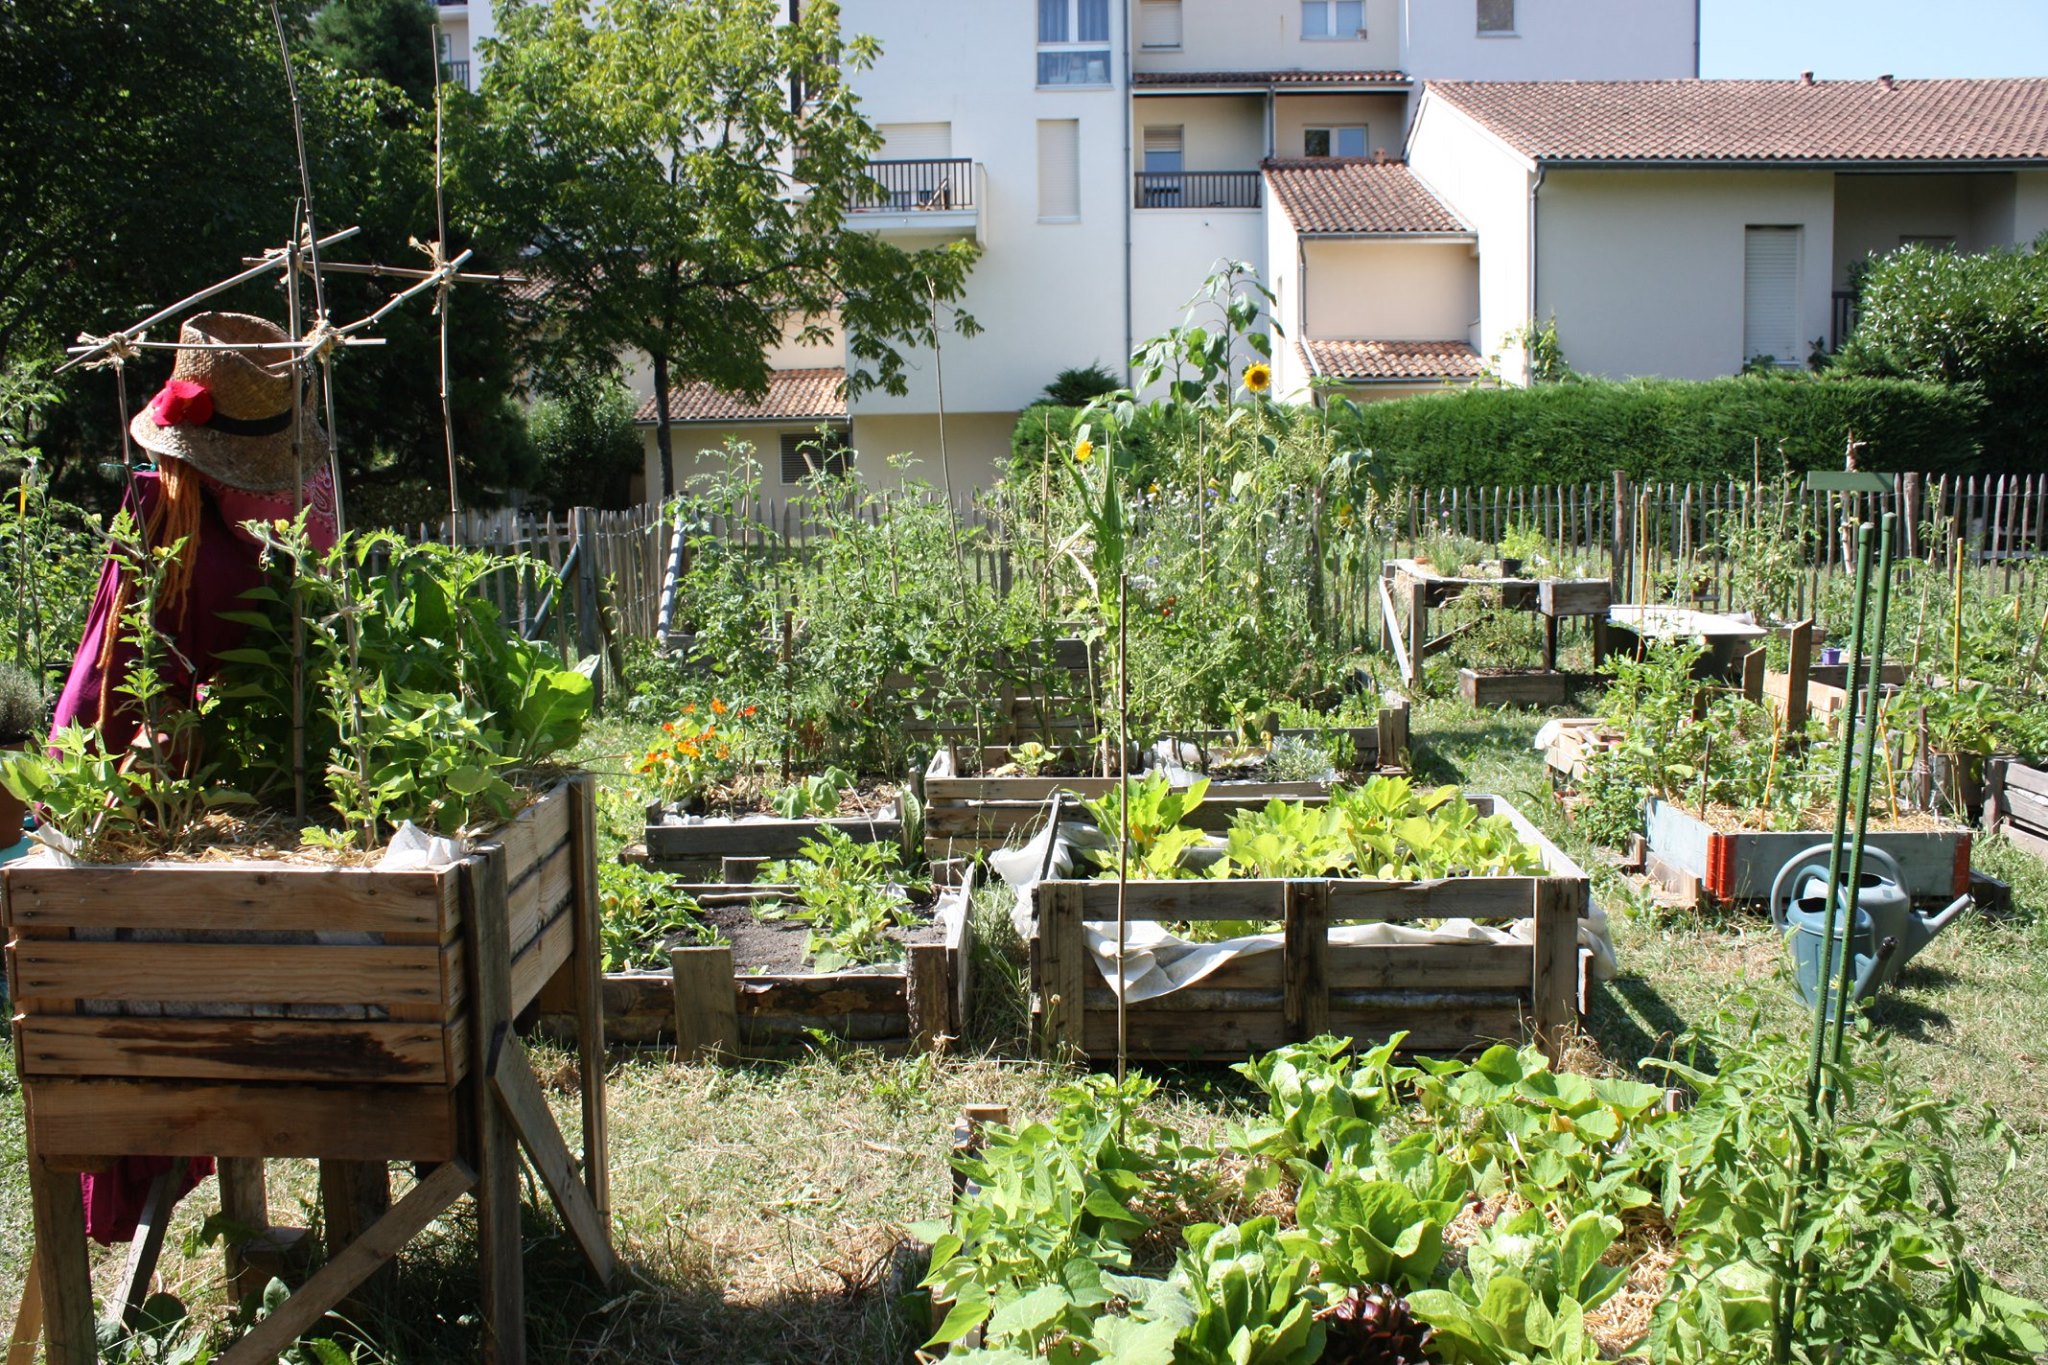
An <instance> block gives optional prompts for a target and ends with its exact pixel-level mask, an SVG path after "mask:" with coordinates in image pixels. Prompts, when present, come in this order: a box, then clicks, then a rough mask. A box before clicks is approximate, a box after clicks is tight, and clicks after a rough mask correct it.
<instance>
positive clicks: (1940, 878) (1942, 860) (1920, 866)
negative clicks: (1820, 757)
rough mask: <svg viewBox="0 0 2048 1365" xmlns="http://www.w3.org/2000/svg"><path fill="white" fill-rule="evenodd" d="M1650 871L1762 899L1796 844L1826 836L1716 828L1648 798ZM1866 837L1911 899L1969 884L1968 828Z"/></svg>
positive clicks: (1727, 897) (1683, 885) (1736, 898)
mask: <svg viewBox="0 0 2048 1365" xmlns="http://www.w3.org/2000/svg"><path fill="white" fill-rule="evenodd" d="M1645 824H1646V831H1645V833H1646V836H1647V839H1648V842H1649V856H1650V859H1651V864H1650V865H1651V870H1652V872H1653V874H1656V875H1657V876H1658V879H1659V880H1660V881H1663V882H1665V883H1666V884H1667V885H1670V886H1672V887H1673V889H1676V890H1685V891H1688V892H1690V891H1692V890H1694V889H1695V885H1696V889H1697V891H1698V892H1699V893H1701V894H1703V895H1705V896H1709V897H1711V898H1713V899H1714V900H1717V901H1723V902H1731V903H1732V902H1761V901H1765V900H1768V899H1769V898H1770V894H1771V883H1772V882H1774V881H1776V880H1777V877H1778V873H1779V872H1780V871H1781V870H1782V869H1783V868H1784V866H1785V864H1786V863H1787V862H1789V861H1790V860H1791V859H1792V858H1793V857H1795V856H1796V855H1798V854H1799V853H1800V852H1801V851H1802V850H1804V849H1808V848H1812V847H1813V846H1814V845H1815V844H1824V843H1826V842H1828V840H1829V837H1830V831H1827V830H1794V831H1792V832H1790V833H1777V832H1768V831H1760V830H1743V831H1739V832H1736V833H1723V832H1722V831H1720V830H1717V829H1715V828H1714V827H1713V826H1712V825H1711V824H1709V823H1708V822H1707V821H1705V820H1702V819H1701V818H1700V817H1699V816H1697V815H1694V814H1693V813H1692V812H1690V811H1687V810H1684V809H1681V808H1680V807H1678V806H1675V805H1673V804H1672V803H1671V802H1669V801H1662V800H1657V799H1654V798H1653V799H1652V800H1651V801H1650V803H1649V808H1648V811H1647V813H1646V816H1645ZM1866 842H1867V843H1868V844H1870V845H1871V846H1873V847H1876V848H1881V849H1883V850H1884V851H1885V852H1887V853H1889V854H1891V855H1892V857H1894V858H1896V859H1898V862H1899V869H1900V871H1901V872H1903V873H1904V874H1905V877H1906V890H1907V892H1908V893H1909V894H1910V895H1912V896H1914V897H1915V898H1916V899H1922V900H1942V901H1948V900H1953V899H1954V898H1955V897H1957V896H1960V895H1962V894H1964V893H1965V892H1967V891H1968V890H1969V889H1970V832H1969V831H1968V830H1966V829H1948V830H1930V831H1924V832H1898V831H1892V830H1873V831H1871V833H1870V834H1869V836H1868V838H1867V840H1866Z"/></svg>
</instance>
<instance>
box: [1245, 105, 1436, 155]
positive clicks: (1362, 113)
mask: <svg viewBox="0 0 2048 1365" xmlns="http://www.w3.org/2000/svg"><path fill="white" fill-rule="evenodd" d="M1407 102H1408V101H1407V97H1406V96H1405V95H1280V96H1278V97H1276V98H1275V100H1274V101H1273V142H1274V149H1273V155H1274V156H1279V157H1290V156H1301V155H1303V154H1304V153H1303V150H1302V141H1301V135H1302V129H1304V128H1307V127H1309V126H1311V125H1313V126H1315V127H1318V128H1327V127H1329V126H1330V125H1332V124H1338V123H1363V124H1364V125H1365V126H1366V127H1365V151H1366V155H1368V156H1370V155H1372V153H1373V150H1374V149H1375V148H1377V149H1379V150H1382V151H1384V152H1385V153H1386V154H1387V155H1388V156H1391V157H1398V156H1400V155H1401V143H1402V141H1403V140H1404V139H1405V137H1406V130H1405V128H1404V126H1403V125H1404V123H1405V121H1406V114H1405V109H1406V106H1407Z"/></svg>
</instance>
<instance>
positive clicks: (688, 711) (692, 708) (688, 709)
mask: <svg viewBox="0 0 2048 1365" xmlns="http://www.w3.org/2000/svg"><path fill="white" fill-rule="evenodd" d="M683 714H684V715H686V716H694V715H696V714H697V703H695V702H691V703H690V704H689V705H688V706H685V707H684V708H683Z"/></svg>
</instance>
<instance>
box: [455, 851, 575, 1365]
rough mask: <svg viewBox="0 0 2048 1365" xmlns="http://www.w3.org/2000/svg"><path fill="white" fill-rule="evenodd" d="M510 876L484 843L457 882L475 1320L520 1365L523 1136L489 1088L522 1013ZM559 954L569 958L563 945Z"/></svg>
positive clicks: (489, 1342)
mask: <svg viewBox="0 0 2048 1365" xmlns="http://www.w3.org/2000/svg"><path fill="white" fill-rule="evenodd" d="M505 874H506V869H505V851H504V849H503V848H502V847H497V846H490V845H487V846H485V847H484V848H482V849H479V850H478V851H477V852H476V853H475V854H473V855H472V856H471V857H470V858H469V860H468V861H467V862H465V863H463V864H462V867H461V875H460V878H459V884H460V886H461V888H462V908H463V919H464V926H463V935H464V946H465V947H466V948H467V949H468V955H467V959H466V960H467V965H468V973H469V998H470V1015H471V1030H472V1031H471V1034H470V1068H471V1071H470V1076H469V1082H468V1083H469V1087H470V1089H469V1092H468V1094H467V1096H466V1103H465V1105H464V1114H465V1117H466V1119H467V1120H468V1122H467V1124H466V1127H467V1133H466V1136H467V1138H468V1142H467V1143H466V1144H465V1147H466V1150H467V1152H468V1153H470V1154H472V1159H473V1160H474V1161H475V1163H476V1239H477V1279H478V1281H479V1294H478V1300H479V1303H478V1312H477V1316H478V1317H479V1318H480V1319H481V1320H482V1322H483V1357H484V1359H485V1361H486V1362H502V1363H503V1365H521V1363H522V1362H524V1360H525V1359H526V1289H525V1282H524V1280H523V1279H522V1278H521V1275H520V1246H521V1241H520V1231H519V1137H518V1134H517V1133H516V1132H515V1131H514V1130H513V1128H512V1123H511V1120H510V1119H509V1118H508V1117H506V1115H505V1113H504V1110H503V1109H502V1108H501V1107H500V1106H499V1105H498V1104H497V1103H496V1102H495V1101H494V1099H493V1094H492V1091H491V1088H490V1078H491V1072H492V1069H493V1067H494V1066H495V1064H496V1062H497V1055H498V1049H499V1047H500V1045H501V1044H502V1042H503V1040H504V1039H505V1038H506V1037H508V1036H509V1035H510V1033H511V1031H512V1018H513V1016H514V1015H515V1014H517V1013H518V1011H519V1009H520V1001H519V998H518V997H517V995H516V993H515V990H514V985H513V978H512V970H513V969H512V961H511V945H510V944H509V943H508V942H507V940H506V937H505V933H504V931H503V929H502V928H500V925H501V924H502V922H503V915H504V907H505V897H506V875H505ZM564 924H565V925H566V919H565V920H564ZM545 939H546V935H545V934H544V935H543V937H542V942H545ZM539 946H540V945H539V944H536V945H535V947H536V949H538V948H539ZM562 953H563V956H565V957H566V956H567V953H568V946H567V944H566V943H565V944H564V945H563V947H562ZM552 975H554V971H553V969H552V968H550V969H549V970H547V971H545V972H542V973H540V974H539V975H538V976H537V977H536V979H535V980H534V981H533V983H532V989H533V990H534V991H536V992H537V991H539V990H540V987H541V983H542V982H544V981H546V980H547V978H548V977H549V976H552Z"/></svg>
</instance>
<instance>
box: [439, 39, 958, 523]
mask: <svg viewBox="0 0 2048 1365" xmlns="http://www.w3.org/2000/svg"><path fill="white" fill-rule="evenodd" d="M499 28H500V33H501V35H502V36H501V37H500V38H499V39H498V40H497V41H495V42H493V43H489V44H486V46H485V53H484V56H485V60H486V61H487V63H488V66H487V69H486V74H485V77H484V84H483V97H484V107H483V109H482V111H481V114H482V118H481V122H480V126H479V127H478V128H477V129H476V130H475V136H474V137H471V138H466V139H465V143H466V148H465V152H464V157H465V178H466V179H467V181H468V183H470V184H471V185H473V186H475V187H476V192H477V194H478V195H479V196H483V195H490V196H492V197H493V198H494V201H495V203H496V205H497V206H498V207H499V209H500V210H501V212H500V213H499V215H498V217H497V219H496V227H497V230H498V231H499V232H500V233H502V234H504V237H505V240H507V241H508V242H510V243H516V244H518V245H521V246H527V247H530V249H531V258H530V261H529V264H530V266H531V267H532V268H533V269H534V270H535V271H536V272H537V273H538V274H540V275H541V276H542V277H543V278H544V279H545V280H546V281H547V284H548V288H549V291H550V292H549V296H548V301H547V311H548V317H547V319H546V320H545V325H544V326H543V327H541V328H540V329H539V331H538V344H537V356H536V360H537V363H538V365H539V367H540V368H541V370H542V371H543V372H544V373H547V372H559V371H562V370H565V369H572V368H576V367H579V366H580V367H583V368H611V367H614V366H616V365H617V363H618V354H619V352H620V351H621V350H623V349H632V350H637V351H640V352H643V353H645V354H646V355H647V357H648V358H649V360H650V361H651V362H652V365H653V370H654V387H655V392H656V397H657V402H656V411H657V415H658V421H657V425H656V428H655V431H656V441H657V445H658V448H659V450H660V452H661V465H662V492H663V493H664V494H666V493H668V492H670V491H671V480H672V477H673V475H672V472H671V462H670V451H671V445H670V437H669V420H668V411H669V394H670V390H671V387H672V386H673V385H674V384H675V383H677V382H679V381H680V380H684V379H701V380H707V381H709V382H711V383H713V384H715V385H717V386H718V387H719V388H721V389H725V390H727V391H730V392H735V393H742V394H746V395H749V396H751V397H759V396H760V395H761V394H762V393H763V392H765V391H766V388H767V384H768V371H769V367H768V363H767V359H766V352H767V350H768V348H769V347H770V346H771V345H773V344H774V343H775V342H776V341H778V340H779V339H780V337H781V336H782V334H783V330H784V327H785V324H789V323H794V324H796V325H798V326H799V327H800V328H801V332H802V336H803V338H804V339H805V340H810V341H825V340H828V339H829V337H830V321H829V320H830V319H832V318H833V317H834V316H835V315H836V317H837V319H838V321H839V324H840V326H841V327H842V328H843V331H844V334H845V339H846V348H847V355H848V363H847V375H846V385H847V390H848V393H849V395H852V394H857V393H859V392H861V391H863V390H865V389H868V388H871V387H876V386H879V387H881V388H883V389H885V390H887V391H889V392H892V393H901V392H903V391H904V389H905V388H906V379H905V371H904V364H903V357H902V354H901V351H900V350H899V349H898V348H899V346H903V345H930V344H933V342H934V341H935V336H934V332H935V330H936V326H935V319H936V317H937V314H938V309H939V305H940V304H941V303H945V302H948V301H950V300H953V299H955V298H957V297H958V295H959V293H960V291H961V289H962V288H963V287H964V284H965V281H966V276H967V272H968V271H969V269H970V268H971V267H972V264H973V260H974V256H975V248H974V247H973V246H971V245H970V244H967V243H955V244H951V245H947V246H943V247H933V248H929V249H926V250H923V251H919V252H915V253H911V252H906V251H904V250H902V249H900V248H898V247H896V246H894V245H891V244H889V243H887V242H884V241H882V240H880V239H879V238H878V237H875V236H873V235H870V234H868V233H864V232H861V231H858V230H853V229H849V228H848V227H847V226H846V225H845V214H846V212H847V210H848V208H849V207H850V206H851V205H852V204H853V203H854V202H855V201H856V198H857V196H858V195H859V194H860V193H861V192H863V191H865V190H870V189H872V188H873V186H874V181H873V180H872V178H871V177H870V176H869V174H868V172H867V162H868V160H869V159H870V158H871V157H872V156H873V155H874V154H875V152H876V151H877V150H878V149H879V147H880V136H879V135H878V134H877V133H876V132H875V130H874V128H873V127H872V126H871V125H869V124H868V123H867V122H866V120H864V119H863V118H862V117H861V115H860V113H859V110H858V108H857V107H856V102H855V99H854V95H853V92H852V90H851V89H850V88H849V87H848V85H847V82H846V77H847V75H848V73H850V72H853V71H858V70H860V69H863V68H865V67H866V66H868V65H869V64H870V63H871V62H872V61H873V59H874V56H875V52H876V47H875V44H874V42H873V41H872V40H871V39H866V38H854V39H851V40H846V41H842V39H841V37H840V33H839V14H838V10H837V8H836V7H835V6H834V5H832V4H830V3H818V4H812V5H805V6H804V7H803V8H802V10H801V13H800V17H799V18H796V19H795V20H793V21H792V20H789V19H787V17H786V15H785V14H784V12H783V8H782V6H781V5H779V4H777V3H775V0H729V2H728V3H721V4H717V5H707V4H702V3H697V2H696V0H600V3H597V4H595V5H591V4H589V3H586V0H547V3H527V2H525V0H508V3H507V4H506V5H505V7H504V8H503V10H502V12H501V14H500V16H499ZM793 91H794V93H793ZM952 322H953V325H954V326H955V327H957V328H959V329H960V330H962V331H971V330H972V328H973V323H972V319H970V318H967V317H965V316H964V315H957V314H956V315H955V317H954V318H953V319H952Z"/></svg>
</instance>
